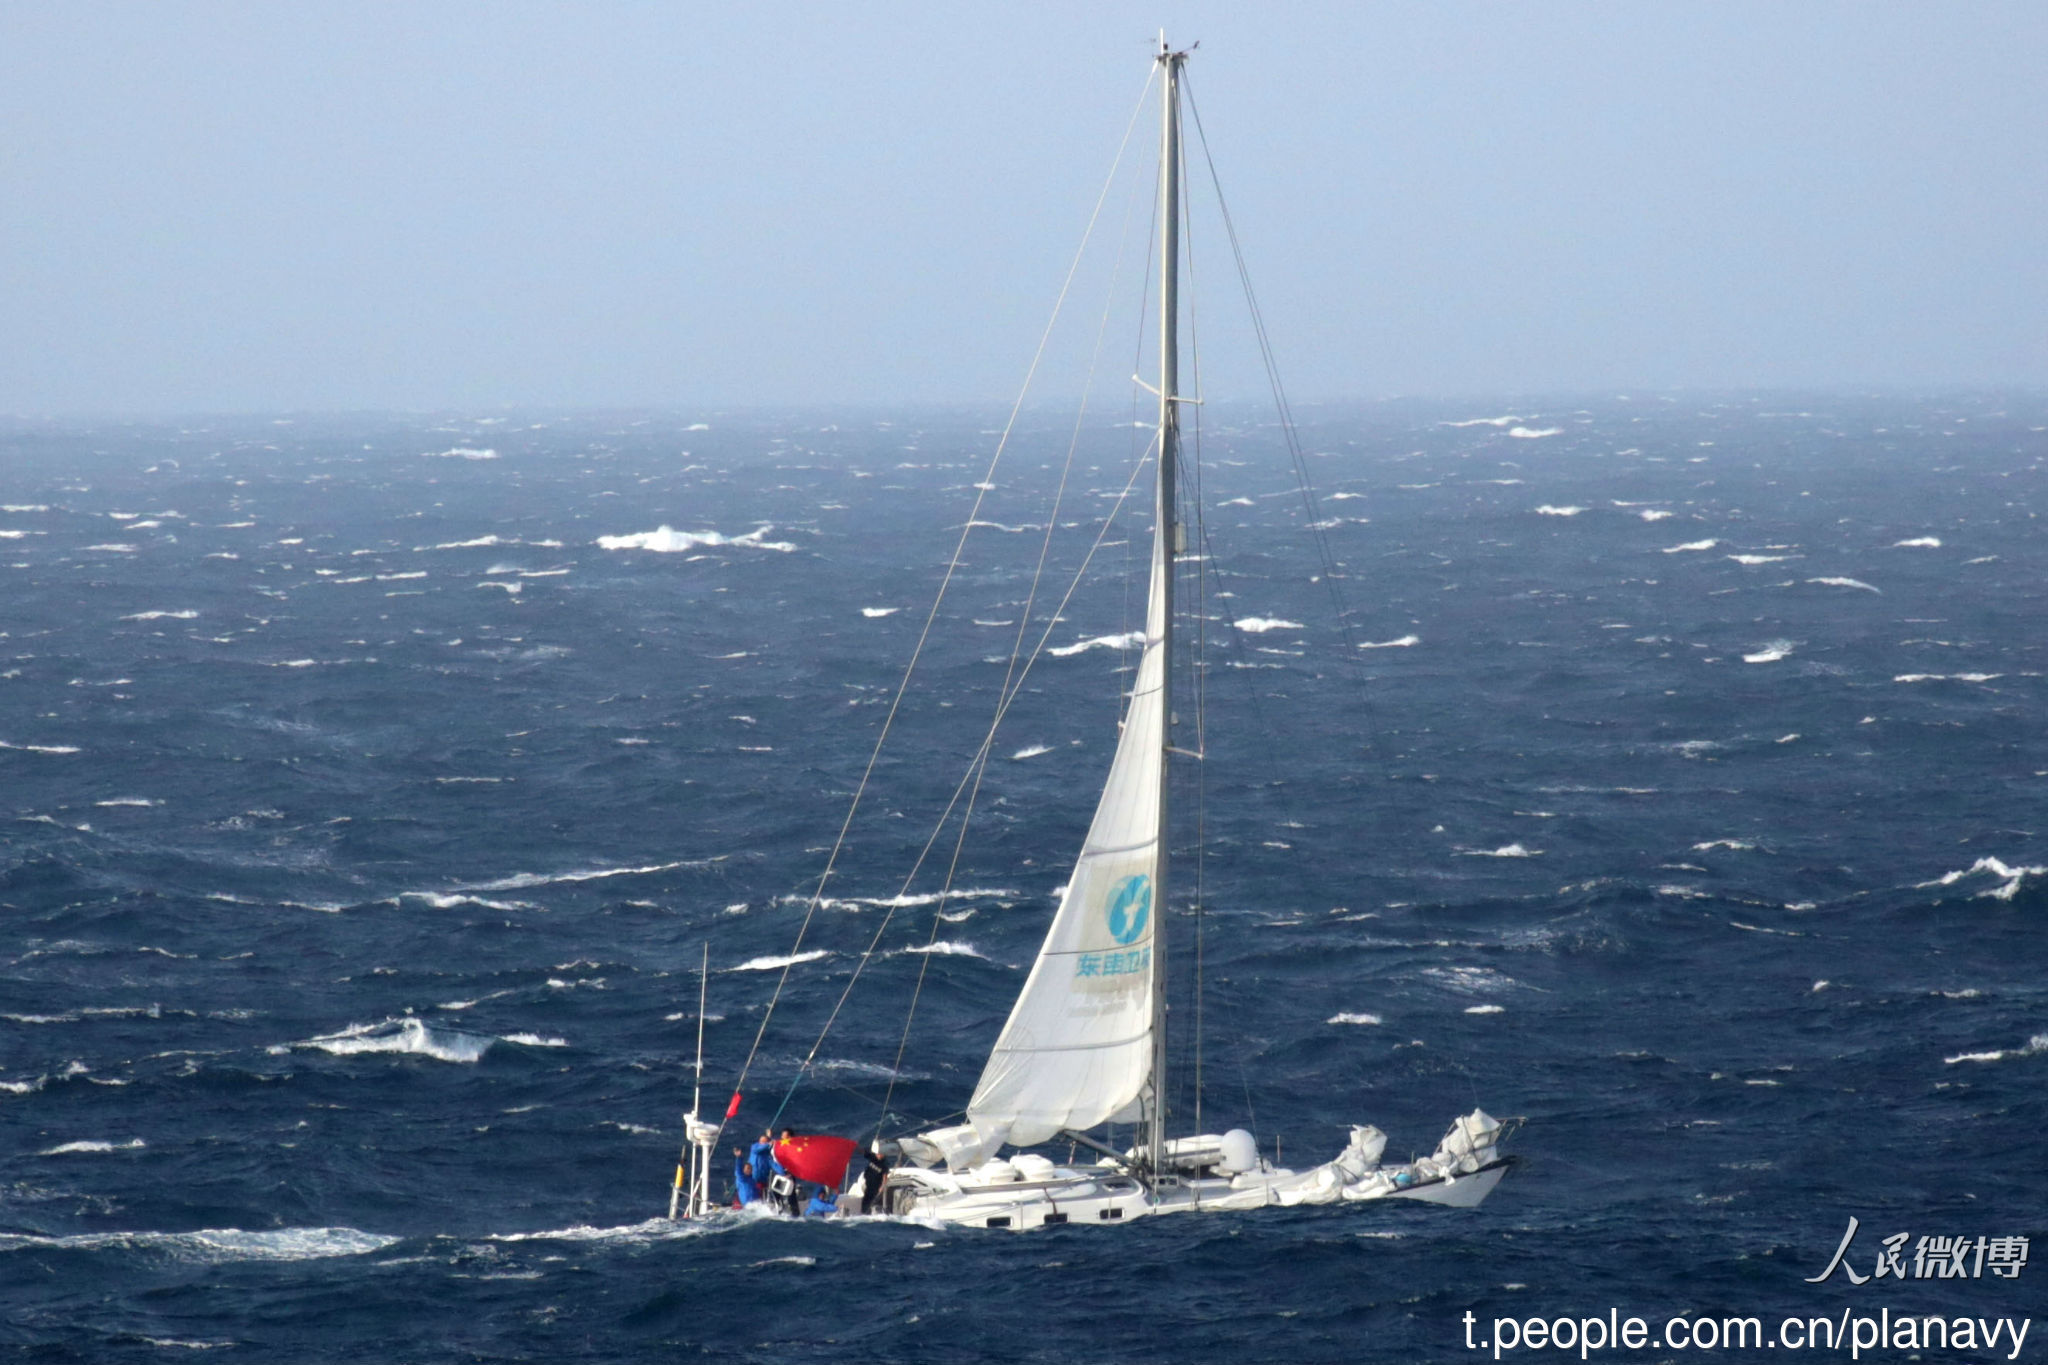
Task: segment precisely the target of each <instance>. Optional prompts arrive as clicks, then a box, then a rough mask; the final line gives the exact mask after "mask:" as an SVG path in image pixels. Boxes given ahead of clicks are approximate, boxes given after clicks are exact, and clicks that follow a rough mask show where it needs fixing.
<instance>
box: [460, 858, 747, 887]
mask: <svg viewBox="0 0 2048 1365" xmlns="http://www.w3.org/2000/svg"><path fill="white" fill-rule="evenodd" d="M712 861H714V862H715V861H717V860H716V859H713V860H712ZM702 866H704V862H703V861H702V860H690V859H683V860H680V861H677V862H673V863H649V864H647V865H646V866H645V867H591V868H578V869H576V870H574V871H571V872H515V873H513V874H512V875H511V876H509V877H499V878H497V879H496V880H494V881H488V882H472V883H467V884H464V885H459V886H456V887H455V888H453V889H454V890H457V891H523V890H525V889H526V888H528V887H532V886H552V885H554V884H556V883H557V882H595V881H603V880H605V879H606V878H609V877H644V876H648V875H651V874H653V873H656V872H673V871H675V870H676V869H677V868H680V867H702Z"/></svg>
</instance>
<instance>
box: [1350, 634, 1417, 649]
mask: <svg viewBox="0 0 2048 1365" xmlns="http://www.w3.org/2000/svg"><path fill="white" fill-rule="evenodd" d="M1421 643H1422V637H1421V636H1419V635H1403V636H1402V637H1401V638H1400V639H1398V640H1367V641H1366V642H1365V643H1363V644H1361V645H1360V646H1359V648H1360V649H1407V648H1409V647H1410V646H1413V645H1419V644H1421Z"/></svg>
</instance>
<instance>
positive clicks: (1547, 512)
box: [1509, 432, 1586, 517]
mask: <svg viewBox="0 0 2048 1365" xmlns="http://www.w3.org/2000/svg"><path fill="white" fill-rule="evenodd" d="M1509 434H1510V435H1513V433H1512V432H1510V433H1509ZM1585 510H1586V509H1585V508H1583V507H1553V506H1551V505H1550V504H1549V503H1547V502H1546V503H1544V504H1543V505H1542V506H1541V507H1539V508H1537V509H1536V515H1537V516H1539V517H1575V516H1577V515H1578V514H1579V513H1581V512H1583V511H1585Z"/></svg>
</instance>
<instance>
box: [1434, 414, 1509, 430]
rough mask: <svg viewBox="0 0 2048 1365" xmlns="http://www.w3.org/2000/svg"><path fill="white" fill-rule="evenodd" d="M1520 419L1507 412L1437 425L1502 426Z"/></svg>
mask: <svg viewBox="0 0 2048 1365" xmlns="http://www.w3.org/2000/svg"><path fill="white" fill-rule="evenodd" d="M1521 420H1522V419H1521V418H1520V417H1518V416H1516V415H1515V414H1514V413H1509V414H1508V415H1507V416H1505V417H1468V418H1466V419H1465V420H1464V421H1462V422H1439V423H1438V424H1437V425H1438V426H1445V427H1504V426H1506V425H1507V424H1508V423H1510V422H1519V421H1521Z"/></svg>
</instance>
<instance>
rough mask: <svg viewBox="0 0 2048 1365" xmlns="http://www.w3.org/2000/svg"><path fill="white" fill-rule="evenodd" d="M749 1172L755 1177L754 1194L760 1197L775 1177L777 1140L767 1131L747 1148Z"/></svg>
mask: <svg viewBox="0 0 2048 1365" xmlns="http://www.w3.org/2000/svg"><path fill="white" fill-rule="evenodd" d="M747 1172H748V1174H750V1175H752V1176H753V1177H754V1194H755V1196H756V1197H759V1196H760V1195H761V1194H763V1193H765V1192H766V1191H767V1189H768V1182H769V1181H770V1180H772V1179H774V1177H775V1140H774V1139H773V1138H771V1137H769V1136H768V1135H767V1134H766V1133H763V1134H761V1136H760V1137H759V1138H757V1139H755V1141H754V1145H753V1146H752V1147H749V1148H748V1149H747Z"/></svg>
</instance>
